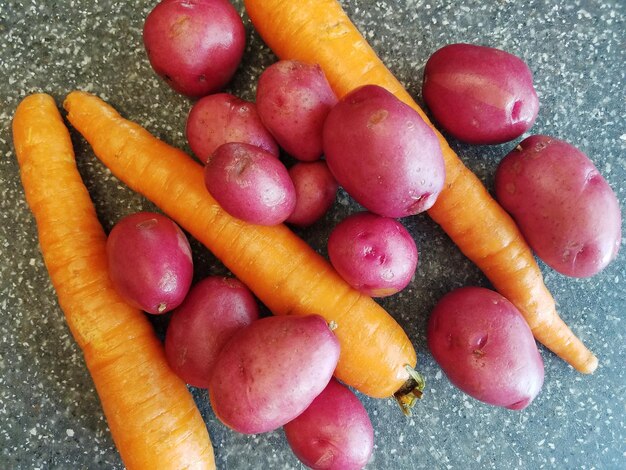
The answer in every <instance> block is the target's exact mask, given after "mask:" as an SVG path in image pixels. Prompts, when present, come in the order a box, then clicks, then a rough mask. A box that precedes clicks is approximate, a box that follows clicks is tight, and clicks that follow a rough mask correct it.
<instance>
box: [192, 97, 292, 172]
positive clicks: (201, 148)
mask: <svg viewBox="0 0 626 470" xmlns="http://www.w3.org/2000/svg"><path fill="white" fill-rule="evenodd" d="M185 135H186V137H187V141H188V142H189V146H190V147H191V150H192V151H193V153H194V154H195V155H196V157H198V159H199V160H200V161H201V162H202V163H206V162H207V160H208V159H209V157H210V156H211V154H212V153H213V152H214V151H215V150H216V149H217V148H218V147H219V146H220V145H222V144H225V143H228V142H243V143H246V144H251V145H256V146H257V147H261V148H262V149H263V150H266V151H268V152H269V153H271V154H274V155H276V156H277V157H278V156H279V152H280V151H279V149H278V144H277V143H276V141H275V140H274V138H273V137H272V134H270V132H269V131H268V130H267V129H266V128H265V126H264V125H263V123H262V122H261V118H260V117H259V114H258V113H257V110H256V105H255V104H254V103H251V102H249V101H245V100H242V99H240V98H238V97H236V96H233V95H231V94H229V93H215V94H213V95H209V96H205V97H203V98H201V99H200V100H198V101H197V102H196V103H195V104H194V105H193V107H192V108H191V111H189V116H188V117H187V123H186V126H185Z"/></svg>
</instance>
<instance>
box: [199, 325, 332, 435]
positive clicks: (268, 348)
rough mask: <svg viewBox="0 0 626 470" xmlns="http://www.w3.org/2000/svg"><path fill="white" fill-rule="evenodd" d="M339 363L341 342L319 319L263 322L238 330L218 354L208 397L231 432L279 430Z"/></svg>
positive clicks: (324, 381) (302, 408) (251, 432)
mask: <svg viewBox="0 0 626 470" xmlns="http://www.w3.org/2000/svg"><path fill="white" fill-rule="evenodd" d="M338 360H339V341H338V340H337V338H336V337H335V335H334V333H333V332H332V331H331V330H330V328H329V327H328V325H327V324H326V321H325V320H324V318H322V317H321V316H319V315H306V316H281V317H266V318H262V319H260V320H257V321H255V322H253V323H252V324H251V325H249V326H247V327H245V328H243V329H241V330H238V331H237V332H235V334H234V335H233V336H232V338H231V339H230V340H229V341H228V342H227V343H226V345H225V346H224V347H223V348H222V351H221V352H220V354H219V356H218V358H217V361H216V363H215V367H214V368H213V375H212V376H211V380H210V384H209V396H210V400H211V406H212V407H213V411H215V414H216V415H217V417H218V418H219V419H220V421H222V422H223V423H224V424H225V425H226V426H228V427H230V428H231V429H233V430H235V431H238V432H241V433H245V434H255V433H261V432H267V431H272V430H274V429H278V428H279V427H281V426H283V425H284V424H286V423H288V422H289V421H291V420H292V419H294V418H295V417H296V416H298V415H299V414H300V413H302V412H303V411H304V410H305V409H306V408H307V407H308V406H309V405H310V404H311V402H312V401H313V399H314V398H315V397H316V396H318V395H319V394H320V393H321V392H322V390H324V388H325V387H326V385H327V384H328V382H329V381H330V379H331V377H332V375H333V372H334V370H335V367H336V366H337V361H338Z"/></svg>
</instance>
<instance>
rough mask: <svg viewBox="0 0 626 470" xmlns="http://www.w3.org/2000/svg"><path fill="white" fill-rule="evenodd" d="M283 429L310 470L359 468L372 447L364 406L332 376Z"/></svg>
mask: <svg viewBox="0 0 626 470" xmlns="http://www.w3.org/2000/svg"><path fill="white" fill-rule="evenodd" d="M283 429H284V431H285V436H286V437H287V442H288V443H289V446H290V447H291V449H292V450H293V453H294V454H295V455H296V457H298V459H300V461H301V462H302V463H303V464H304V465H306V466H307V467H309V468H312V469H313V470H358V469H361V468H363V467H365V465H366V464H367V462H368V460H369V459H370V457H371V455H372V451H373V449H374V429H373V427H372V423H371V421H370V418H369V416H368V414H367V411H366V409H365V407H364V406H363V404H362V403H361V402H360V401H359V399H358V398H357V397H356V395H355V394H354V393H352V392H351V391H350V389H348V388H347V387H345V386H344V385H341V384H340V383H339V382H337V380H335V379H331V381H330V382H329V383H328V385H327V386H326V388H325V389H324V391H323V392H322V393H320V394H319V395H318V396H317V397H316V398H315V400H313V402H312V403H311V404H310V405H309V407H308V408H307V409H306V410H305V411H304V412H303V413H302V414H301V415H299V416H298V417H297V418H295V419H294V420H292V421H290V422H288V423H287V424H285V426H283Z"/></svg>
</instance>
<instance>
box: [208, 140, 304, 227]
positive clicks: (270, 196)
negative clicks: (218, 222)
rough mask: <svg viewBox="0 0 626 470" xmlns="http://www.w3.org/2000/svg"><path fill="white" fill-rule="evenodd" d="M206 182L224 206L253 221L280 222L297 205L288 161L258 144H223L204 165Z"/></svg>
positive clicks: (209, 189) (247, 220)
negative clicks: (286, 165) (283, 161)
mask: <svg viewBox="0 0 626 470" xmlns="http://www.w3.org/2000/svg"><path fill="white" fill-rule="evenodd" d="M204 182H205V185H206V187H207V189H208V191H209V192H210V193H211V195H212V196H213V197H214V198H215V200H216V201H217V202H218V203H219V204H220V205H221V206H222V207H223V208H224V210H226V211H227V212H228V213H229V214H231V215H232V216H234V217H237V218H239V219H241V220H244V221H246V222H250V223H253V224H258V225H277V224H280V223H282V222H284V221H285V219H287V217H289V215H290V214H291V213H292V212H293V209H294V207H295V205H296V190H295V188H294V186H293V182H292V181H291V178H290V177H289V172H288V171H287V168H286V167H285V165H283V163H282V162H281V161H280V160H279V159H278V158H276V156H275V155H272V154H271V153H269V152H266V151H265V150H263V149H262V148H260V147H257V146H255V145H250V144H244V143H240V142H229V143H226V144H223V145H220V146H219V147H218V148H217V150H215V152H213V154H212V155H211V157H210V158H209V160H208V161H207V163H206V165H205V167H204Z"/></svg>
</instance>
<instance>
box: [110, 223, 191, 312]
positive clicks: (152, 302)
mask: <svg viewBox="0 0 626 470" xmlns="http://www.w3.org/2000/svg"><path fill="white" fill-rule="evenodd" d="M106 253H107V259H108V267H109V275H110V277H111V281H112V283H113V286H114V287H115V290H117V292H118V293H119V294H120V295H121V296H122V297H123V298H124V299H125V300H126V301H127V302H128V303H129V304H131V305H133V306H134V307H136V308H139V309H142V310H144V311H146V312H148V313H153V314H161V313H165V312H168V311H170V310H172V309H174V308H176V307H178V306H179V305H180V304H181V302H182V301H183V299H184V298H185V296H186V295H187V292H188V291H189V288H190V286H191V281H192V278H193V260H192V255H191V247H190V246H189V241H188V240H187V237H186V236H185V234H184V233H183V231H182V230H181V229H180V228H179V227H178V225H176V223H174V222H173V221H172V220H171V219H169V218H168V217H165V216H164V215H162V214H158V213H153V212H137V213H135V214H131V215H128V216H126V217H124V218H123V219H121V220H120V221H119V222H117V224H115V226H114V227H113V229H112V230H111V233H110V234H109V236H108V238H107V243H106Z"/></svg>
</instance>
